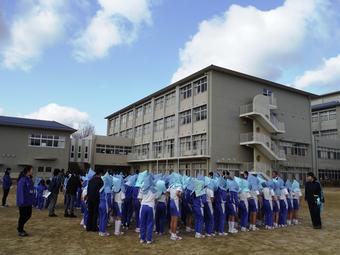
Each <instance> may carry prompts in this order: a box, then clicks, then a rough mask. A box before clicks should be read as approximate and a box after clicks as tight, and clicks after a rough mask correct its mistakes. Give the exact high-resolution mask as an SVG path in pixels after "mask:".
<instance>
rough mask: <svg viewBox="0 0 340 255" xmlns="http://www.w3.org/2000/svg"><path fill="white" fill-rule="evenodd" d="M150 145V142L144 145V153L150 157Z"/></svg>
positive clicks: (146, 156)
mask: <svg viewBox="0 0 340 255" xmlns="http://www.w3.org/2000/svg"><path fill="white" fill-rule="evenodd" d="M149 147H150V145H149V144H148V143H147V144H143V145H142V155H143V157H145V158H148V157H149V151H150V148H149Z"/></svg>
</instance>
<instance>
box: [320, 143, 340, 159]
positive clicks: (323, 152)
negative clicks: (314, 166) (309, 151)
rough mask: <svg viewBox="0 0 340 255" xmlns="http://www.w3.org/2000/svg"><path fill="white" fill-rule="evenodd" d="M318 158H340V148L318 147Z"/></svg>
mask: <svg viewBox="0 0 340 255" xmlns="http://www.w3.org/2000/svg"><path fill="white" fill-rule="evenodd" d="M318 158H320V159H332V160H340V149H333V148H328V147H321V146H320V147H318Z"/></svg>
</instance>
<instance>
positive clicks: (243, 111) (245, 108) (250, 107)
mask: <svg viewBox="0 0 340 255" xmlns="http://www.w3.org/2000/svg"><path fill="white" fill-rule="evenodd" d="M250 115H259V116H261V118H262V119H263V120H264V121H266V122H267V123H268V124H269V125H270V126H272V129H273V131H275V132H280V133H282V132H284V131H285V125H284V123H283V122H281V121H279V120H278V119H277V118H276V117H275V116H274V115H273V114H270V110H269V109H266V108H265V107H264V106H261V105H257V104H254V103H252V104H247V105H242V106H241V107H240V117H245V116H250Z"/></svg>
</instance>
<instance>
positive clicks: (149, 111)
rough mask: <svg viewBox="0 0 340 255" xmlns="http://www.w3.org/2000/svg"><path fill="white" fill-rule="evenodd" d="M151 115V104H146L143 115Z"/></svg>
mask: <svg viewBox="0 0 340 255" xmlns="http://www.w3.org/2000/svg"><path fill="white" fill-rule="evenodd" d="M149 113H151V103H147V104H145V105H144V114H145V115H146V114H149Z"/></svg>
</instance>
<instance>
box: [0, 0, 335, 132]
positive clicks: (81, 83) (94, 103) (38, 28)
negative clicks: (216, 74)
mask: <svg viewBox="0 0 340 255" xmlns="http://www.w3.org/2000/svg"><path fill="white" fill-rule="evenodd" d="M69 2H71V1H66V0H58V1H57V0H19V1H12V0H1V1H0V89H1V100H0V114H5V115H13V116H25V117H36V118H45V119H56V120H58V121H61V122H64V123H66V124H70V125H77V124H78V123H82V122H84V121H90V122H91V123H93V124H94V125H95V127H96V130H97V133H99V134H105V132H106V122H105V120H104V117H105V116H107V115H108V114H110V113H112V112H114V111H116V110H118V109H120V108H122V107H124V106H126V105H128V104H130V103H132V102H134V101H136V100H138V99H140V98H142V97H143V96H145V95H148V94H150V93H151V92H154V91H155V90H158V89H160V88H162V87H164V86H166V85H168V84H170V83H171V81H175V80H177V79H179V78H181V77H184V76H185V75H187V74H190V73H192V72H194V71H197V70H199V69H200V68H202V67H204V66H207V65H209V64H216V65H221V66H224V67H227V68H231V69H235V70H238V71H241V72H246V73H249V74H253V75H256V76H260V77H263V78H267V79H270V80H273V81H278V82H282V83H285V84H288V85H291V86H295V87H297V88H300V89H304V90H307V91H310V92H313V93H324V92H329V91H333V90H339V89H340V45H339V43H337V42H339V39H340V29H339V27H340V26H339V23H340V17H339V14H337V13H336V12H335V11H334V10H336V9H337V8H339V7H340V1H338V0H336V1H327V0H323V1H319V0H301V1H300V0H299V1H295V0H286V1H284V0H271V1H264V0H261V1H260V0H258V1H217V0H215V1H211V0H199V1H197V0H186V1H183V0H182V1H180V0H125V1H118V0H75V1H72V4H70V3H69Z"/></svg>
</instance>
